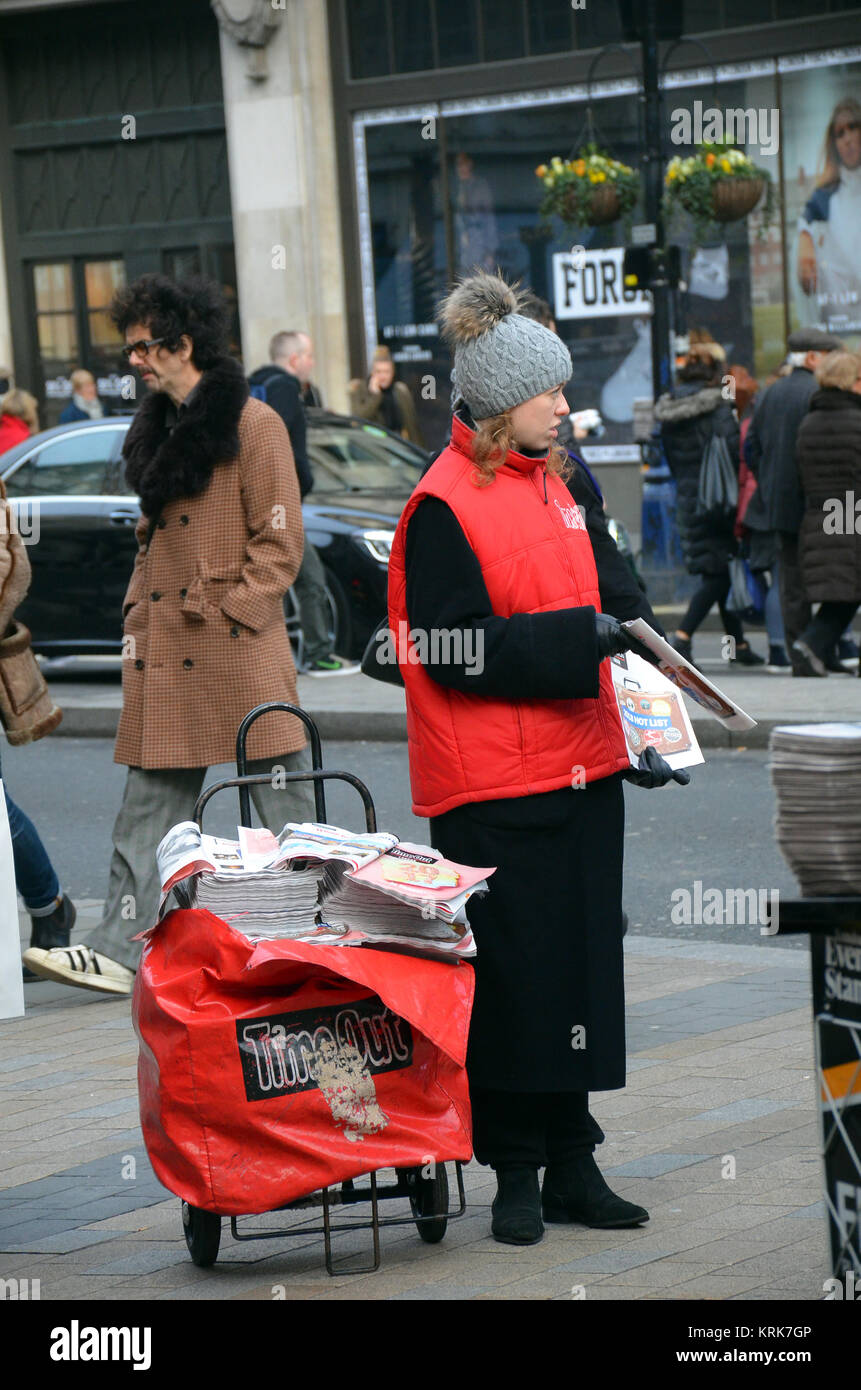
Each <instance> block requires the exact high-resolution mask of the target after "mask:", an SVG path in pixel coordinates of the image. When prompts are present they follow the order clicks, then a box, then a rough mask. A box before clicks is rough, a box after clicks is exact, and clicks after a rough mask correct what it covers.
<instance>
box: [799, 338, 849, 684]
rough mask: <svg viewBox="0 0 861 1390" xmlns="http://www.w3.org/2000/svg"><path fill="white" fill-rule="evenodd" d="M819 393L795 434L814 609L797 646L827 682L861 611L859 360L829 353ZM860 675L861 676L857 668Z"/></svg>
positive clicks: (804, 566)
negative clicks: (840, 644)
mask: <svg viewBox="0 0 861 1390" xmlns="http://www.w3.org/2000/svg"><path fill="white" fill-rule="evenodd" d="M816 378H817V381H818V384H819V387H820V389H819V390H818V391H816V392H815V393H814V394H813V395H812V396H811V398H810V411H809V413H808V414H807V415H806V416H805V418H804V419H803V420H802V422H801V428H800V429H799V431H798V447H797V453H796V458H797V463H798V475H799V478H800V480H801V486H802V488H803V489H804V505H805V510H804V516H803V518H802V522H801V529H800V532H799V537H798V550H799V559H800V562H801V573H802V577H803V580H804V587H805V590H806V592H807V594H808V596H809V598H810V600H811V602H812V603H819V604H820V608H819V611H818V612H817V614H816V616H815V617H814V618H813V619H811V621H810V622H809V623H808V625H807V627H806V628H805V629H804V632H803V633H802V634H801V636H800V637H799V638H798V639H797V641H796V642H795V645H794V647H793V658H794V659H795V660H796V661H797V662H798V663H799V664H801V665H802V666H803V668H804V674H805V675H810V676H824V675H826V674H827V668H826V657H827V655H828V653H829V651H830V650H831V649H832V648H833V646H834V644H835V642H836V641H837V639H838V638H839V636H840V634H841V632H843V631H844V629H845V628H846V627H847V625H848V624H849V623H851V621H852V619H853V618H854V616H855V613H856V612H857V609H858V605H859V604H861V533H859V532H858V531H857V530H856V515H855V498H856V497H857V498H859V499H861V356H858V355H857V354H856V353H852V352H833V353H830V354H829V355H828V357H826V359H825V361H824V362H823V363H822V365H821V367H820V368H819V370H818V371H817V373H816ZM859 669H861V668H859Z"/></svg>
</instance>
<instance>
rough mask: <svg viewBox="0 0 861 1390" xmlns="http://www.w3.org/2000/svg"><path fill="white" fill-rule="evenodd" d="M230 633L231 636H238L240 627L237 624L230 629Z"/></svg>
mask: <svg viewBox="0 0 861 1390" xmlns="http://www.w3.org/2000/svg"><path fill="white" fill-rule="evenodd" d="M230 635H231V637H238V636H239V628H238V627H235V626H234V627H232V628H231V629H230Z"/></svg>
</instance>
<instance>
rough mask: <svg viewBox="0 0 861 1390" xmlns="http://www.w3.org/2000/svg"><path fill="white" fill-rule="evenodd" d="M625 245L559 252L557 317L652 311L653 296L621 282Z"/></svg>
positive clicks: (555, 282)
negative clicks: (602, 249)
mask: <svg viewBox="0 0 861 1390" xmlns="http://www.w3.org/2000/svg"><path fill="white" fill-rule="evenodd" d="M624 257H625V248H624V247H623V246H611V247H609V248H608V249H606V250H604V251H585V252H584V251H583V249H582V248H581V247H578V248H577V249H576V251H575V252H573V253H572V252H570V251H560V252H558V253H557V254H556V255H555V256H554V257H553V296H554V317H555V318H556V319H557V320H559V319H597V318H610V317H614V318H615V317H617V316H618V315H620V314H638V315H640V317H642V316H643V315H644V314H651V312H652V296H651V295H650V294H649V293H648V291H646V290H637V289H630V288H628V287H626V286H625V284H624V282H623V279H622V262H623V260H624Z"/></svg>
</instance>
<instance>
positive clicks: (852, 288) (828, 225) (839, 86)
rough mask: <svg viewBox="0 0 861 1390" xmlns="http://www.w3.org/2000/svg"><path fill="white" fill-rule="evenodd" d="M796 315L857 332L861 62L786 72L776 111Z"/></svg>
mask: <svg viewBox="0 0 861 1390" xmlns="http://www.w3.org/2000/svg"><path fill="white" fill-rule="evenodd" d="M781 117H782V120H781V124H782V127H783V130H782V139H783V161H784V171H785V180H786V227H787V241H788V245H787V248H786V253H787V256H788V266H789V280H790V285H791V290H792V309H793V319H794V320H795V321H796V323H797V324H798V325H799V326H805V327H807V326H812V325H815V326H817V327H819V328H824V329H826V330H827V331H828V332H831V333H837V334H839V335H840V336H841V337H843V338H847V337H848V338H850V339H851V338H853V337H856V336H857V335H859V334H861V64H857V63H856V64H851V65H843V66H840V67H833V68H817V69H816V70H815V71H814V70H810V71H804V72H798V73H788V74H787V75H786V77H785V78H784V83H783V101H782V109H781Z"/></svg>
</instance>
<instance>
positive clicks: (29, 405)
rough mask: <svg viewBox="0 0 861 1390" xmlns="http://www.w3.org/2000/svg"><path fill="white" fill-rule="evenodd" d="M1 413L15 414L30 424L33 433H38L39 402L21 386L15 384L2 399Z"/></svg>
mask: <svg viewBox="0 0 861 1390" xmlns="http://www.w3.org/2000/svg"><path fill="white" fill-rule="evenodd" d="M0 415H15V416H17V418H18V419H19V420H23V421H24V423H25V424H26V425H29V426H30V433H31V434H37V433H38V430H39V403H38V401H37V400H36V397H35V396H31V395H30V392H29V391H22V390H20V388H19V387H17V386H13V387H12V390H11V391H7V392H6V395H5V396H4V397H3V399H2V400H0Z"/></svg>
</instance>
